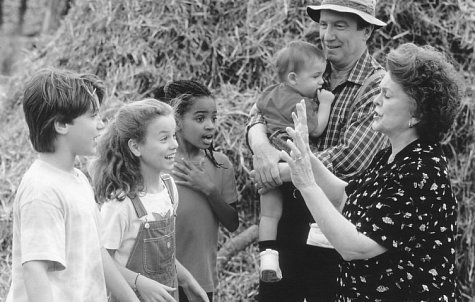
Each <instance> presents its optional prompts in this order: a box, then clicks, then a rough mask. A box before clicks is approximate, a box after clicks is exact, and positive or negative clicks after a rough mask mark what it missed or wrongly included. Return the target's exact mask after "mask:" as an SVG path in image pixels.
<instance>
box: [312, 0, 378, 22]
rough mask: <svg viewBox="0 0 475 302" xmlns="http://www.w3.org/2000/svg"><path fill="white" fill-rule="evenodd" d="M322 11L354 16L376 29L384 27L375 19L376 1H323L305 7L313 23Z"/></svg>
mask: <svg viewBox="0 0 475 302" xmlns="http://www.w3.org/2000/svg"><path fill="white" fill-rule="evenodd" d="M323 9H327V10H333V11H337V12H340V13H350V14H355V15H358V16H359V17H361V19H363V20H364V21H366V22H368V23H370V24H373V25H375V26H377V27H382V26H385V25H386V23H385V22H383V21H381V20H379V19H377V18H376V17H375V11H376V0H323V1H322V3H321V4H320V5H310V6H307V14H308V15H309V16H310V18H312V20H313V21H315V22H319V21H320V11H321V10H323Z"/></svg>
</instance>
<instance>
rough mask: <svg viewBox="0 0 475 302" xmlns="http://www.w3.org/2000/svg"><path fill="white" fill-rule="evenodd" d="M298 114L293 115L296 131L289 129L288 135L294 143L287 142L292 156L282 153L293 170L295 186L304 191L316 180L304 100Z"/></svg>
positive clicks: (292, 175)
mask: <svg viewBox="0 0 475 302" xmlns="http://www.w3.org/2000/svg"><path fill="white" fill-rule="evenodd" d="M296 109H297V113H292V118H293V120H294V129H292V128H290V127H288V128H287V129H286V130H287V133H288V134H289V135H290V137H292V140H293V142H292V141H290V140H289V141H287V145H288V146H289V147H290V150H291V151H290V154H288V153H287V152H285V151H281V152H282V159H283V160H284V161H286V162H287V163H288V164H289V166H290V170H291V177H292V182H293V183H294V186H295V187H296V188H297V189H302V188H304V187H306V186H309V185H313V184H314V183H315V178H314V176H313V171H312V165H311V162H310V156H311V151H310V146H309V143H308V127H307V114H306V111H305V102H304V101H303V100H302V101H300V103H298V104H297V105H296Z"/></svg>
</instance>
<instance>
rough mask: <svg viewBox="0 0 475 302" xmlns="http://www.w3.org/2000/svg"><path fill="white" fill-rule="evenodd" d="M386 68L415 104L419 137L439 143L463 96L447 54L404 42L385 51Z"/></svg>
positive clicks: (449, 125) (460, 82)
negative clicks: (386, 53) (387, 51)
mask: <svg viewBox="0 0 475 302" xmlns="http://www.w3.org/2000/svg"><path fill="white" fill-rule="evenodd" d="M386 68H387V70H388V72H389V74H390V76H391V79H392V80H393V81H395V82H396V83H398V84H399V85H401V86H402V88H403V90H404V91H405V92H406V94H407V95H409V96H410V97H411V98H412V99H413V100H414V101H415V104H416V109H415V112H414V116H415V117H417V118H418V119H419V120H420V121H419V123H417V125H415V128H416V131H417V134H418V135H419V137H420V138H421V139H424V140H427V141H431V142H440V141H441V140H442V139H443V137H444V136H445V135H446V134H447V132H448V131H449V130H450V127H451V126H452V124H453V122H454V120H455V117H456V114H457V111H458V109H459V107H460V101H461V99H462V96H463V88H462V86H463V85H462V81H461V80H460V77H459V76H458V74H457V71H456V70H455V67H454V66H453V65H452V63H451V62H450V60H449V59H448V58H447V56H446V55H445V54H444V53H442V52H439V51H437V50H436V49H435V48H433V47H431V46H423V47H420V46H416V45H414V44H412V43H405V44H402V45H400V46H399V47H398V48H396V49H394V50H392V51H391V52H389V54H388V56H387V60H386Z"/></svg>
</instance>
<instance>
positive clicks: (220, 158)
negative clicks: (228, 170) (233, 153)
mask: <svg viewBox="0 0 475 302" xmlns="http://www.w3.org/2000/svg"><path fill="white" fill-rule="evenodd" d="M213 156H214V158H215V159H216V161H217V162H218V163H220V164H223V165H224V164H225V165H226V166H229V165H230V164H231V161H230V160H229V157H228V156H227V155H226V154H224V153H223V152H221V151H213Z"/></svg>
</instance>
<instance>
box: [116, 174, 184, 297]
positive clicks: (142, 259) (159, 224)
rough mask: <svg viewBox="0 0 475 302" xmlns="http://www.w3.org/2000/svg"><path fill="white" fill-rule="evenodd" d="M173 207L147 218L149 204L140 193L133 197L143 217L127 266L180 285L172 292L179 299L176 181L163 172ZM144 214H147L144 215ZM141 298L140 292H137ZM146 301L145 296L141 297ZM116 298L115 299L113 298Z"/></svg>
mask: <svg viewBox="0 0 475 302" xmlns="http://www.w3.org/2000/svg"><path fill="white" fill-rule="evenodd" d="M162 180H163V182H164V183H165V187H166V188H167V191H168V195H170V199H171V202H172V206H173V210H172V211H168V213H167V214H165V216H161V215H160V214H156V213H154V214H153V215H154V218H155V220H154V221H147V218H146V217H144V216H147V212H146V210H145V207H144V206H143V204H142V201H140V198H139V197H138V196H137V195H136V196H135V197H134V198H131V200H132V204H133V206H134V209H135V212H136V213H137V217H139V218H141V220H142V223H141V225H140V229H139V232H138V234H137V239H136V240H135V243H134V246H133V248H132V251H131V252H130V256H129V259H128V260H127V264H126V266H125V267H126V268H128V269H130V270H131V271H133V272H136V273H140V274H142V275H144V276H145V277H147V278H150V279H153V280H155V281H157V282H160V283H161V284H164V285H167V286H170V287H173V288H176V289H177V290H175V291H174V292H171V293H170V294H171V295H172V296H173V297H174V298H175V300H176V301H178V281H177V274H176V264H175V216H176V205H175V201H174V200H173V185H172V180H171V177H170V175H163V176H162ZM142 217H143V218H142ZM136 294H137V296H138V297H139V298H140V296H139V293H138V292H136ZM140 300H141V301H143V300H142V299H140ZM112 301H114V300H113V299H112Z"/></svg>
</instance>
